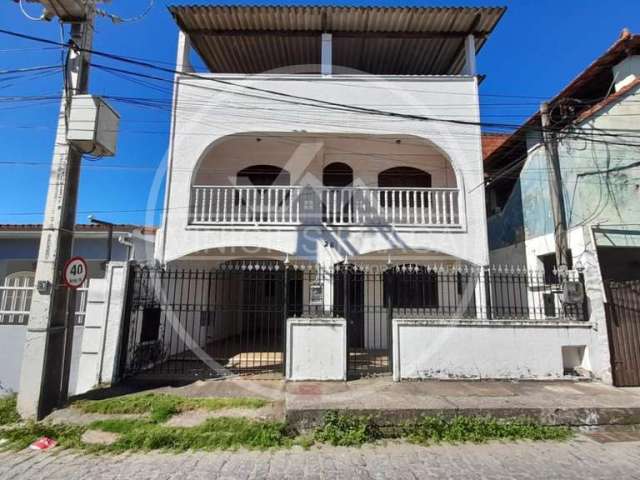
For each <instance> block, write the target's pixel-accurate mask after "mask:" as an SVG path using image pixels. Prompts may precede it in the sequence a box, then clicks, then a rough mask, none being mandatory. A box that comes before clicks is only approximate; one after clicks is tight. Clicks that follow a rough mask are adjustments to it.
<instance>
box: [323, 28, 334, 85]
mask: <svg viewBox="0 0 640 480" xmlns="http://www.w3.org/2000/svg"><path fill="white" fill-rule="evenodd" d="M320 44H321V47H320V48H321V51H320V62H321V65H320V73H321V74H322V75H331V74H332V73H333V39H332V36H331V34H330V33H323V34H322V36H321V39H320Z"/></svg>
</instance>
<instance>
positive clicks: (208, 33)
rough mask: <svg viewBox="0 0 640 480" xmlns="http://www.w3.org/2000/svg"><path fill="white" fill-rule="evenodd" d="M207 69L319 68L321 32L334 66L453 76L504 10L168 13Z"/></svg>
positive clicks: (208, 9) (196, 9) (213, 8)
mask: <svg viewBox="0 0 640 480" xmlns="http://www.w3.org/2000/svg"><path fill="white" fill-rule="evenodd" d="M169 10H170V11H171V13H172V15H173V16H174V18H175V19H176V22H177V23H178V25H179V26H180V28H181V29H182V30H183V31H184V32H185V33H186V34H187V35H188V36H189V37H190V39H191V42H192V44H193V46H194V48H195V49H196V50H197V51H198V53H199V54H200V56H201V57H202V59H203V60H204V62H205V63H206V64H207V66H208V67H209V69H210V70H211V71H213V72H219V73H259V72H266V71H269V70H273V69H276V68H283V67H290V66H294V65H305V64H308V65H314V66H315V68H317V65H318V64H319V63H320V33H322V32H331V33H333V35H334V47H333V60H334V64H335V65H337V66H343V67H348V68H351V69H356V70H360V71H363V72H366V73H372V74H403V75H426V74H433V75H437V74H457V73H459V72H460V71H461V69H462V66H463V64H464V39H465V36H466V35H468V34H470V33H473V34H474V35H475V36H476V50H480V49H481V48H482V46H483V45H484V43H485V42H486V40H487V37H488V35H489V34H490V33H491V32H492V31H493V29H494V27H495V25H496V24H497V23H498V21H499V20H500V18H501V17H502V15H503V14H504V12H505V10H506V8H504V7H340V6H223V5H193V6H172V7H169Z"/></svg>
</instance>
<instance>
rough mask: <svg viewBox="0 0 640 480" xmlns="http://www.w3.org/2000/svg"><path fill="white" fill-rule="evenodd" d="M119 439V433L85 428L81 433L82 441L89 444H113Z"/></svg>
mask: <svg viewBox="0 0 640 480" xmlns="http://www.w3.org/2000/svg"><path fill="white" fill-rule="evenodd" d="M119 439H120V434H119V433H112V432H103V431H102V430H87V431H86V432H84V433H83V434H82V438H81V440H82V442H83V443H87V444H89V445H113V444H114V443H116V442H117V441H118V440H119Z"/></svg>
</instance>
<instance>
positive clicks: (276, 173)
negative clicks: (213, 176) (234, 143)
mask: <svg viewBox="0 0 640 480" xmlns="http://www.w3.org/2000/svg"><path fill="white" fill-rule="evenodd" d="M290 183H291V175H290V174H289V172H288V171H286V170H285V169H284V168H280V167H276V166H274V165H252V166H250V167H247V168H243V169H242V170H240V171H239V172H238V173H237V174H236V185H238V186H241V187H256V186H258V187H265V188H258V189H243V190H242V189H241V190H237V191H236V192H235V205H236V207H237V210H236V212H235V213H234V214H233V215H232V218H233V219H235V220H239V219H240V218H241V215H242V213H243V212H244V213H245V215H247V214H248V212H249V210H250V212H249V213H250V214H251V215H252V216H254V217H255V218H256V220H257V221H264V220H268V219H269V218H275V217H276V216H277V215H278V214H280V213H281V212H282V208H283V205H285V204H288V202H289V200H290V198H289V192H288V191H285V190H283V189H278V188H277V187H287V186H289V185H290ZM267 187H275V188H274V189H271V188H267ZM265 203H266V206H265V207H264V208H257V207H256V208H255V209H254V205H256V206H257V205H260V206H262V205H263V204H265Z"/></svg>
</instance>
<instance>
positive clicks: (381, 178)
mask: <svg viewBox="0 0 640 480" xmlns="http://www.w3.org/2000/svg"><path fill="white" fill-rule="evenodd" d="M378 186H379V187H380V188H387V189H410V188H431V175H429V174H428V173H427V172H425V171H424V170H420V169H418V168H413V167H394V168H389V169H387V170H384V171H383V172H380V174H379V175H378ZM427 202H428V200H426V199H425V203H427ZM387 203H388V204H389V206H392V205H393V206H397V207H399V206H402V207H406V206H407V205H409V206H410V207H413V206H417V207H420V206H422V198H421V196H420V195H415V196H414V195H410V194H408V193H407V192H403V191H396V192H393V193H388V192H387V193H386V194H382V195H381V196H380V205H381V206H383V207H384V206H385V205H386V204H387Z"/></svg>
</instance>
